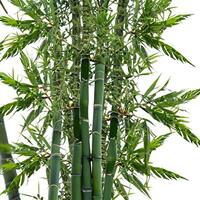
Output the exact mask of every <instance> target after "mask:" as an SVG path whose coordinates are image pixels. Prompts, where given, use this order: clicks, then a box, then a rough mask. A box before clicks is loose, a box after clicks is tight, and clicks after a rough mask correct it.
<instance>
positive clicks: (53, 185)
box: [49, 184, 59, 188]
mask: <svg viewBox="0 0 200 200" xmlns="http://www.w3.org/2000/svg"><path fill="white" fill-rule="evenodd" d="M49 187H50V188H51V187H57V188H58V187H59V186H58V185H56V184H51V185H49Z"/></svg>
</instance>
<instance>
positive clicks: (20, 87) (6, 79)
mask: <svg viewBox="0 0 200 200" xmlns="http://www.w3.org/2000/svg"><path fill="white" fill-rule="evenodd" d="M0 80H1V81H2V82H3V83H4V84H6V85H8V86H10V87H12V88H13V89H15V90H16V91H17V93H21V94H26V93H28V92H30V88H32V87H33V86H32V85H30V84H27V83H21V82H19V81H17V80H15V79H14V77H12V76H9V75H7V74H5V73H3V72H0Z"/></svg>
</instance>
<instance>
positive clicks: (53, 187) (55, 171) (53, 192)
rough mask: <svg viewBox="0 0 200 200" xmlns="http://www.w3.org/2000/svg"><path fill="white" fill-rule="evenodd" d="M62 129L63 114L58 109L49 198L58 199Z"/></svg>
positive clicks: (54, 130)
mask: <svg viewBox="0 0 200 200" xmlns="http://www.w3.org/2000/svg"><path fill="white" fill-rule="evenodd" d="M61 129H62V114H61V111H59V110H57V111H56V112H55V113H54V117H53V136H52V145H51V158H50V177H49V198H48V199H49V200H58V189H59V174H60V157H61V155H60V142H61Z"/></svg>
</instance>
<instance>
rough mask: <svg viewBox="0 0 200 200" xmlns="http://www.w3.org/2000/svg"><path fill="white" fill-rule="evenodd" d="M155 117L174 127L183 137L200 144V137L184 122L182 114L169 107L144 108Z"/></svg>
mask: <svg viewBox="0 0 200 200" xmlns="http://www.w3.org/2000/svg"><path fill="white" fill-rule="evenodd" d="M144 110H145V111H146V112H148V113H149V114H150V115H151V116H152V117H153V118H154V119H156V120H157V121H159V122H162V123H163V124H164V125H166V126H167V127H169V128H170V129H171V128H172V129H174V130H175V131H176V132H177V133H178V134H179V135H180V136H181V137H183V138H184V139H185V140H186V141H188V142H191V143H193V144H195V145H197V146H199V145H200V139H199V138H198V137H197V136H196V135H195V134H193V133H192V131H191V130H190V129H189V128H188V127H187V126H186V125H185V124H183V123H182V122H184V120H183V118H184V117H182V116H178V115H176V114H175V113H174V112H173V111H171V110H167V109H160V108H159V109H158V108H157V107H154V108H153V109H151V108H149V107H148V108H144Z"/></svg>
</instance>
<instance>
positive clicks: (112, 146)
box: [103, 112, 118, 200]
mask: <svg viewBox="0 0 200 200" xmlns="http://www.w3.org/2000/svg"><path fill="white" fill-rule="evenodd" d="M117 117H118V114H117V113H116V112H112V113H111V122H110V134H109V138H110V142H109V146H108V154H107V159H106V174H105V184H104V191H103V200H111V197H112V189H113V187H112V186H113V177H114V174H115V167H116V166H115V164H116V159H117V144H116V139H117V130H118V118H117Z"/></svg>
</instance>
